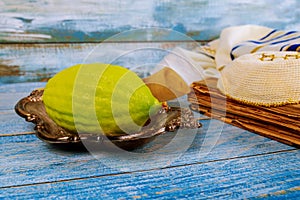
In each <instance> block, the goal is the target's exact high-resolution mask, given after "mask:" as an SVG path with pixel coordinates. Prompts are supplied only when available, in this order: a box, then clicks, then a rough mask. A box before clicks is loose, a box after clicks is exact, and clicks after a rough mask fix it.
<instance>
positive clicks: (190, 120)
mask: <svg viewBox="0 0 300 200" xmlns="http://www.w3.org/2000/svg"><path fill="white" fill-rule="evenodd" d="M43 92H44V90H43V89H39V90H34V91H32V92H31V94H30V95H29V96H27V97H25V98H22V99H21V100H19V102H18V103H17V104H16V106H15V111H16V113H17V114H18V115H20V116H21V117H23V118H25V120H26V121H28V122H32V123H34V124H35V130H36V136H37V137H38V138H39V139H41V140H43V141H45V142H47V143H50V144H60V145H64V146H66V145H80V146H82V145H83V143H85V142H88V143H95V144H97V145H99V144H101V145H102V146H103V145H109V144H111V143H113V144H114V145H117V146H118V147H120V148H123V149H127V150H132V149H135V148H138V147H140V146H143V145H144V144H146V143H148V142H150V141H152V140H153V139H154V138H155V137H156V136H158V135H161V134H164V133H166V132H173V131H175V130H177V129H179V128H200V127H201V126H202V125H201V123H200V122H199V121H198V120H196V119H195V118H194V116H193V113H192V111H191V110H189V109H187V108H184V109H182V108H179V107H170V108H169V109H167V110H166V109H162V110H160V111H159V112H158V113H157V114H156V115H155V116H154V117H153V118H152V119H151V122H150V123H149V124H148V125H147V126H145V127H143V128H142V129H141V131H139V132H136V133H132V134H126V135H125V134H124V135H120V136H113V137H106V136H103V135H95V134H88V133H85V134H82V135H79V134H78V133H74V132H70V131H68V130H66V129H64V128H62V127H60V126H58V125H57V124H56V123H55V122H54V121H53V120H52V119H51V118H50V117H49V116H48V115H47V113H46V110H45V107H44V104H43V101H42V96H43Z"/></svg>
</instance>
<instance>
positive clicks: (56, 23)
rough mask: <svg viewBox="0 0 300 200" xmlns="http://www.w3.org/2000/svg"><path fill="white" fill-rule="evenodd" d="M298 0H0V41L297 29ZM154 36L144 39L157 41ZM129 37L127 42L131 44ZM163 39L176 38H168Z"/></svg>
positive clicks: (207, 37)
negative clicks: (245, 27) (246, 27)
mask: <svg viewBox="0 0 300 200" xmlns="http://www.w3.org/2000/svg"><path fill="white" fill-rule="evenodd" d="M298 7H300V2H299V1H294V0H292V1H281V0H275V1H272V3H270V1H268V0H261V1H259V2H256V1H244V0H236V1H230V0H223V1H209V0H190V1H185V0H178V1H176V2H174V1H169V0H148V1H136V0H126V1H124V0H114V1H110V0H88V1H85V0H76V1H70V0H65V1H57V0H45V1H41V2H40V1H31V0H25V1H23V0H14V1H11V0H2V1H1V2H0V11H1V12H0V41H1V42H24V41H26V42H95V41H102V40H105V39H107V38H108V37H110V36H112V35H114V34H117V33H120V32H123V31H128V30H132V29H139V28H147V27H159V28H166V29H170V30H174V31H178V32H180V33H184V34H186V35H188V36H190V37H192V38H193V39H196V40H210V39H212V38H215V37H217V36H218V35H219V32H220V31H221V30H222V29H223V28H224V27H228V26H233V25H241V24H259V25H265V26H270V27H273V28H277V29H288V30H293V29H295V30H297V29H299V20H298V16H299V11H298V10H297V9H295V8H298ZM157 35H159V32H156V31H154V32H153V33H151V34H150V35H149V36H148V37H147V38H145V37H143V36H142V37H139V35H137V36H136V37H135V38H134V40H135V41H136V40H145V39H146V40H152V41H153V40H156V39H162V38H161V37H158V38H157ZM132 39H133V38H131V37H129V38H127V40H131V41H132ZM163 39H165V40H177V39H178V38H174V37H172V35H169V36H166V37H164V38H163Z"/></svg>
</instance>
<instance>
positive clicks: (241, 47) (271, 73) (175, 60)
mask: <svg viewBox="0 0 300 200" xmlns="http://www.w3.org/2000/svg"><path fill="white" fill-rule="evenodd" d="M299 52H300V32H298V31H284V30H274V29H271V28H268V27H264V26H257V25H243V26H235V27H229V28H225V29H224V30H223V31H222V32H221V34H220V38H219V39H216V40H214V41H212V42H210V43H208V44H207V45H205V46H200V47H199V48H196V49H194V50H193V51H188V50H185V49H181V48H176V49H175V50H174V52H173V53H170V54H169V55H167V56H166V57H165V58H164V59H163V60H162V61H161V63H160V64H159V65H158V66H157V67H156V69H155V70H154V72H157V71H159V70H161V69H162V68H164V67H169V68H171V69H172V70H174V71H175V72H177V73H178V74H179V75H180V76H181V77H182V79H183V80H184V81H185V82H186V84H188V85H190V84H192V83H193V82H195V81H201V80H204V79H206V78H209V77H215V78H218V83H217V88H218V89H219V90H220V91H221V92H222V93H223V94H225V95H226V96H227V97H229V98H232V99H235V100H238V101H240V102H243V103H245V104H251V105H261V106H280V105H285V104H293V103H299V102H300V53H299Z"/></svg>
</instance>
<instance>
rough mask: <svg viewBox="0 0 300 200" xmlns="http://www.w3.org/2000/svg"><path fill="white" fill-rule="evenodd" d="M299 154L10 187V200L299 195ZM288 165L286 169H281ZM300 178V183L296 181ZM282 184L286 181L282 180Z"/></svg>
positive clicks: (3, 191)
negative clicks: (11, 199)
mask: <svg viewBox="0 0 300 200" xmlns="http://www.w3.org/2000/svg"><path fill="white" fill-rule="evenodd" d="M299 159H300V153H299V151H298V150H294V151H288V152H279V153H275V154H271V155H270V154H266V155H260V156H253V157H251V156H250V157H245V158H239V159H231V160H220V161H216V162H205V163H196V164H194V165H184V166H176V167H175V166H170V167H167V168H164V169H161V170H159V171H158V170H145V171H138V172H131V173H120V174H118V175H114V176H107V175H106V176H94V177H90V178H82V179H81V178H78V179H76V180H72V181H68V180H65V181H58V182H52V183H44V184H37V185H25V186H16V187H6V188H2V189H1V194H0V197H6V198H20V197H21V198H32V197H34V198H47V199H49V198H50V199H54V198H71V197H76V198H86V197H88V198H98V199H99V198H100V199H123V198H126V199H128V198H129V199H140V198H141V199H153V198H168V199H169V198H175V197H176V199H187V198H188V199H207V198H213V199H246V198H266V197H270V198H271V199H272V198H274V199H276V198H288V199H293V198H296V197H299V195H300V188H299V184H300V179H299V175H300V170H299ZM283 163H284V164H283ZM297 177H298V178H297ZM283 180H284V181H283Z"/></svg>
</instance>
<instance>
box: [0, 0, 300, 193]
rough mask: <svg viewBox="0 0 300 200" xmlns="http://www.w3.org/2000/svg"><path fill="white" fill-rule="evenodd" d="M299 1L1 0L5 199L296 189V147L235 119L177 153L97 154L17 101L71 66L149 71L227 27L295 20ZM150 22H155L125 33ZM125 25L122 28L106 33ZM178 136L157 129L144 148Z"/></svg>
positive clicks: (210, 128)
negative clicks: (150, 156) (72, 143)
mask: <svg viewBox="0 0 300 200" xmlns="http://www.w3.org/2000/svg"><path fill="white" fill-rule="evenodd" d="M299 7H300V1H298V0H285V1H284V0H272V1H270V0H260V1H248V0H236V1H231V0H220V1H218V0H177V1H171V0H147V1H140V0H113V1H111V0H73V1H71V0H62V1H59V0H41V1H36V0H1V1H0V190H1V192H0V199H16V198H19V199H30V198H44V199H57V198H61V199H70V198H88V197H89V198H102V199H122V198H128V199H140V198H143V199H153V198H172V197H175V196H176V197H177V198H182V199H186V198H190V199H195V198H197V199H207V198H213V199H234V198H237V199H241V198H243V199H245V198H265V197H269V198H270V199H272V198H273V199H277V198H289V199H291V198H295V199H296V198H297V197H299V195H300V187H299V185H300V179H299V177H300V170H299V160H300V153H299V150H298V149H295V148H294V147H290V146H287V145H284V144H281V143H278V142H276V141H272V140H270V139H267V138H264V137H262V136H259V135H256V134H253V133H251V132H248V131H244V130H242V129H239V128H237V127H233V126H231V125H227V124H222V122H219V121H216V120H206V121H203V128H201V129H199V130H198V132H197V134H195V138H194V140H193V142H192V144H191V145H190V146H189V148H188V149H186V151H183V152H182V154H181V155H180V156H179V157H178V158H177V157H176V156H177V155H176V152H163V153H157V154H156V157H155V158H156V160H154V162H153V160H152V162H144V161H145V159H143V158H139V159H135V158H126V159H119V158H118V157H115V155H114V154H113V153H109V152H103V158H101V159H96V158H95V157H94V156H92V155H91V154H89V153H88V152H82V151H76V150H75V151H70V150H66V149H64V150H62V149H60V148H57V147H56V146H51V145H48V144H46V143H44V142H42V141H40V140H39V139H38V138H37V137H36V136H35V135H34V129H33V128H34V125H33V124H30V123H28V122H25V120H24V119H22V118H20V117H19V116H17V114H16V113H15V112H14V105H15V104H16V102H17V101H18V100H19V99H20V98H22V97H24V96H27V95H28V94H29V93H30V92H31V91H32V90H33V89H35V88H39V87H44V85H45V81H47V79H48V78H49V77H51V76H53V75H54V74H55V73H57V72H58V71H60V70H62V69H64V68H66V67H69V66H71V65H74V64H78V63H88V62H112V63H114V64H120V65H124V66H125V67H127V68H130V69H134V70H135V71H137V72H138V73H140V75H143V74H142V73H144V71H143V70H142V71H141V70H140V69H139V67H140V66H141V67H145V66H146V67H153V66H154V65H155V64H157V63H158V62H159V61H160V60H161V59H162V58H163V56H165V55H166V54H167V53H168V51H169V50H172V49H173V48H174V47H176V46H181V47H183V48H186V49H193V48H195V47H196V46H198V45H200V44H202V42H207V41H209V40H212V39H215V38H217V37H218V36H219V33H220V31H221V30H222V29H223V28H225V27H228V26H233V25H242V24H258V25H264V26H269V27H271V28H277V29H284V30H299V29H300V20H299V16H300V9H298V8H299ZM144 28H148V29H149V28H151V29H150V31H148V32H147V34H144V33H142V34H141V32H139V31H137V32H134V34H128V32H126V31H131V30H136V29H144ZM165 29H167V30H168V31H162V30H165ZM124 31H125V32H126V33H124ZM118 33H123V34H124V35H122V37H117V38H116V39H115V40H114V41H113V42H112V41H110V42H105V43H103V41H107V39H109V38H111V36H114V35H115V34H118ZM166 33H167V34H166ZM168 33H170V34H168ZM174 33H175V35H174ZM180 34H184V36H185V37H181V36H178V35H180ZM194 40H195V41H196V42H194ZM99 43H101V45H100V47H99ZM95 49H96V50H95ZM133 50H136V51H133ZM220 128H222V134H220V131H221V130H220ZM187 133H188V131H187ZM172 137H173V134H166V135H162V136H159V138H157V140H154V141H153V142H152V143H149V144H148V145H146V146H145V148H143V149H138V150H137V153H143V152H144V153H147V152H152V151H155V150H157V149H159V148H160V147H161V146H162V145H165V144H167V143H168V142H169V141H170V139H172ZM216 137H217V139H216ZM179 138H180V139H181V140H182V141H183V142H187V141H186V140H188V137H186V135H179ZM174 157H175V158H176V159H173V158H174ZM114 163H117V164H118V165H117V166H115V167H110V166H109V165H107V164H114ZM128 163H140V165H139V166H137V167H139V168H138V169H137V168H130V167H128ZM141 163H142V164H141ZM145 163H146V164H145ZM158 165H159V166H164V167H157V166H158Z"/></svg>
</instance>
